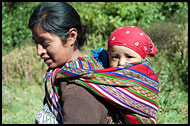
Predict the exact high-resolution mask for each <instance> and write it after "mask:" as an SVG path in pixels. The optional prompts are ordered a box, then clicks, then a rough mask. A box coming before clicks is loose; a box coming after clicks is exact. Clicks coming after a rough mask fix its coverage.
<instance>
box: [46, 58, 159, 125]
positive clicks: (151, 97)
mask: <svg viewBox="0 0 190 126" xmlns="http://www.w3.org/2000/svg"><path fill="white" fill-rule="evenodd" d="M58 79H64V80H65V81H67V82H72V83H76V84H80V85H82V86H85V87H87V88H88V89H90V90H91V91H93V92H94V93H96V94H97V95H99V96H101V97H103V98H105V99H106V100H107V101H108V102H110V103H113V105H114V106H115V107H116V108H118V112H117V113H116V114H117V117H121V118H118V119H119V121H116V120H113V121H111V122H114V123H132V124H134V123H136V124H137V123H139V124H141V123H146V124H147V123H156V115H157V112H158V91H159V82H158V77H157V75H156V74H155V73H154V72H153V70H152V67H151V64H150V62H149V61H148V60H147V59H145V60H141V61H139V62H134V63H129V64H126V65H123V66H120V67H114V68H105V69H103V67H102V66H101V65H100V64H99V63H98V62H97V61H96V60H95V59H94V58H92V57H80V58H78V59H77V60H75V61H71V62H69V63H66V64H65V65H64V66H63V67H62V68H61V69H59V68H57V69H55V70H54V71H51V72H49V71H48V72H47V74H46V80H45V87H46V88H45V89H46V91H47V95H46V96H47V101H48V103H49V105H50V106H51V110H52V111H53V112H54V113H55V115H57V116H58V115H59V116H60V117H61V118H62V112H63V110H62V109H61V106H60V104H61V103H60V97H59V95H58V94H59V93H58V92H59V90H58V88H59V84H56V80H58ZM61 120H63V118H62V119H61Z"/></svg>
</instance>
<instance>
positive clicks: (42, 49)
mask: <svg viewBox="0 0 190 126" xmlns="http://www.w3.org/2000/svg"><path fill="white" fill-rule="evenodd" d="M45 53H46V50H45V49H44V48H43V46H42V45H40V44H37V54H38V56H42V55H43V54H45Z"/></svg>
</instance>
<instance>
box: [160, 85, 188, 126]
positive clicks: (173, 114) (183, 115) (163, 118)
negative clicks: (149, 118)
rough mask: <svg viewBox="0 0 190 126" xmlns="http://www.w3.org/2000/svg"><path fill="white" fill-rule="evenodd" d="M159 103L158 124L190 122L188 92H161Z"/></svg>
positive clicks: (175, 90)
mask: <svg viewBox="0 0 190 126" xmlns="http://www.w3.org/2000/svg"><path fill="white" fill-rule="evenodd" d="M159 103H160V105H159V112H158V115H157V124H188V92H186V91H182V90H180V89H174V90H173V91H171V92H160V93H159Z"/></svg>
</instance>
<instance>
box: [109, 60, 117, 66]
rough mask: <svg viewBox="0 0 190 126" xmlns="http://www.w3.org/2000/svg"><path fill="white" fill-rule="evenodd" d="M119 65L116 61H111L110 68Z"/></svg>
mask: <svg viewBox="0 0 190 126" xmlns="http://www.w3.org/2000/svg"><path fill="white" fill-rule="evenodd" d="M117 65H118V63H117V62H116V61H110V67H117Z"/></svg>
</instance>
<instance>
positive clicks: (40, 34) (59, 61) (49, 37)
mask: <svg viewBox="0 0 190 126" xmlns="http://www.w3.org/2000/svg"><path fill="white" fill-rule="evenodd" d="M32 34H33V39H34V41H35V43H36V48H37V54H38V55H39V56H40V58H42V59H43V60H44V63H46V64H47V65H48V67H49V68H56V67H59V66H61V65H64V64H65V63H66V62H68V61H70V60H71V59H72V56H73V52H74V50H73V43H72V42H71V41H70V40H67V41H66V43H65V42H62V40H61V38H60V37H59V36H57V35H55V34H52V33H48V32H45V31H43V30H42V29H41V28H35V29H34V30H33V31H32Z"/></svg>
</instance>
